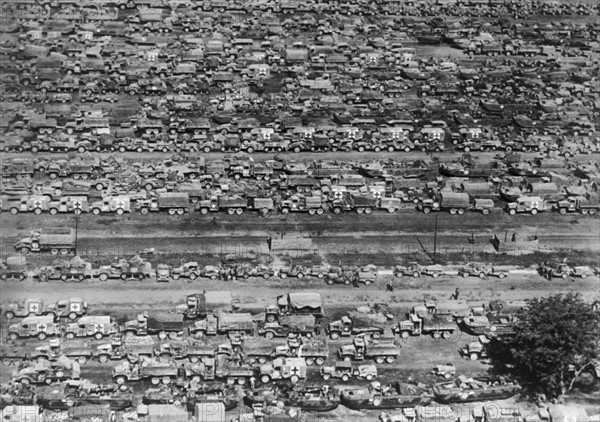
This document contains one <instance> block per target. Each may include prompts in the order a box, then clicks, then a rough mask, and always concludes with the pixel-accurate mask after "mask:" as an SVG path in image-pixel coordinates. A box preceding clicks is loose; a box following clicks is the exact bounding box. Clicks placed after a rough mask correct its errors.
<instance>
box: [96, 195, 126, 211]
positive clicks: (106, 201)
mask: <svg viewBox="0 0 600 422" xmlns="http://www.w3.org/2000/svg"><path fill="white" fill-rule="evenodd" d="M90 210H91V211H92V213H94V214H95V215H100V214H102V213H113V212H114V213H115V214H117V215H123V214H124V213H126V212H131V198H130V197H129V196H106V197H104V198H102V200H101V201H94V202H92V203H91V204H90Z"/></svg>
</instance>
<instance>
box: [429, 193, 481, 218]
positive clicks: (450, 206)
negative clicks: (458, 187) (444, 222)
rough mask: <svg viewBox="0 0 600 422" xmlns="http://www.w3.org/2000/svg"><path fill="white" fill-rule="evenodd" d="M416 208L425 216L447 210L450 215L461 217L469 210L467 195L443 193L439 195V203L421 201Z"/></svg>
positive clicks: (430, 200) (431, 200)
mask: <svg viewBox="0 0 600 422" xmlns="http://www.w3.org/2000/svg"><path fill="white" fill-rule="evenodd" d="M417 208H418V209H420V210H422V211H423V212H424V213H425V214H429V213H430V212H431V211H441V210H448V212H449V213H450V214H452V215H454V214H459V215H461V214H464V213H465V211H466V210H468V209H469V208H470V199H469V194H468V193H454V192H443V193H441V194H440V200H439V202H438V201H436V200H435V199H423V200H422V201H420V202H419V203H418V204H417Z"/></svg>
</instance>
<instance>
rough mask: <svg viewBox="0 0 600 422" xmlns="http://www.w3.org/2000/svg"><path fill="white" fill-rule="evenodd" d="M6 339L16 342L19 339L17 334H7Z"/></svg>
mask: <svg viewBox="0 0 600 422" xmlns="http://www.w3.org/2000/svg"><path fill="white" fill-rule="evenodd" d="M8 338H9V339H10V340H18V339H19V335H18V334H17V333H9V334H8Z"/></svg>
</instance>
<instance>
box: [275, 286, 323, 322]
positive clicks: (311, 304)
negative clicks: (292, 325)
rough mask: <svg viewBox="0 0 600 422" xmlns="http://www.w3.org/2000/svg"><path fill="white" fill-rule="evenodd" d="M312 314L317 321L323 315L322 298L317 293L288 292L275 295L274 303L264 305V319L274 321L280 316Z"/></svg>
mask: <svg viewBox="0 0 600 422" xmlns="http://www.w3.org/2000/svg"><path fill="white" fill-rule="evenodd" d="M287 315H313V316H314V317H315V319H316V320H317V321H319V320H321V319H322V318H323V316H324V312H323V299H322V298H321V295H320V294H319V293H310V292H306V293H304V292H302V293H299V292H298V293H288V294H287V295H281V296H278V297H277V304H276V305H269V306H267V307H265V320H266V321H267V322H275V321H278V320H279V317H281V316H287Z"/></svg>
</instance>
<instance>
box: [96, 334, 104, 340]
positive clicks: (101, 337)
mask: <svg viewBox="0 0 600 422" xmlns="http://www.w3.org/2000/svg"><path fill="white" fill-rule="evenodd" d="M94 338H95V339H96V340H102V339H103V338H104V334H102V333H96V334H94Z"/></svg>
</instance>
